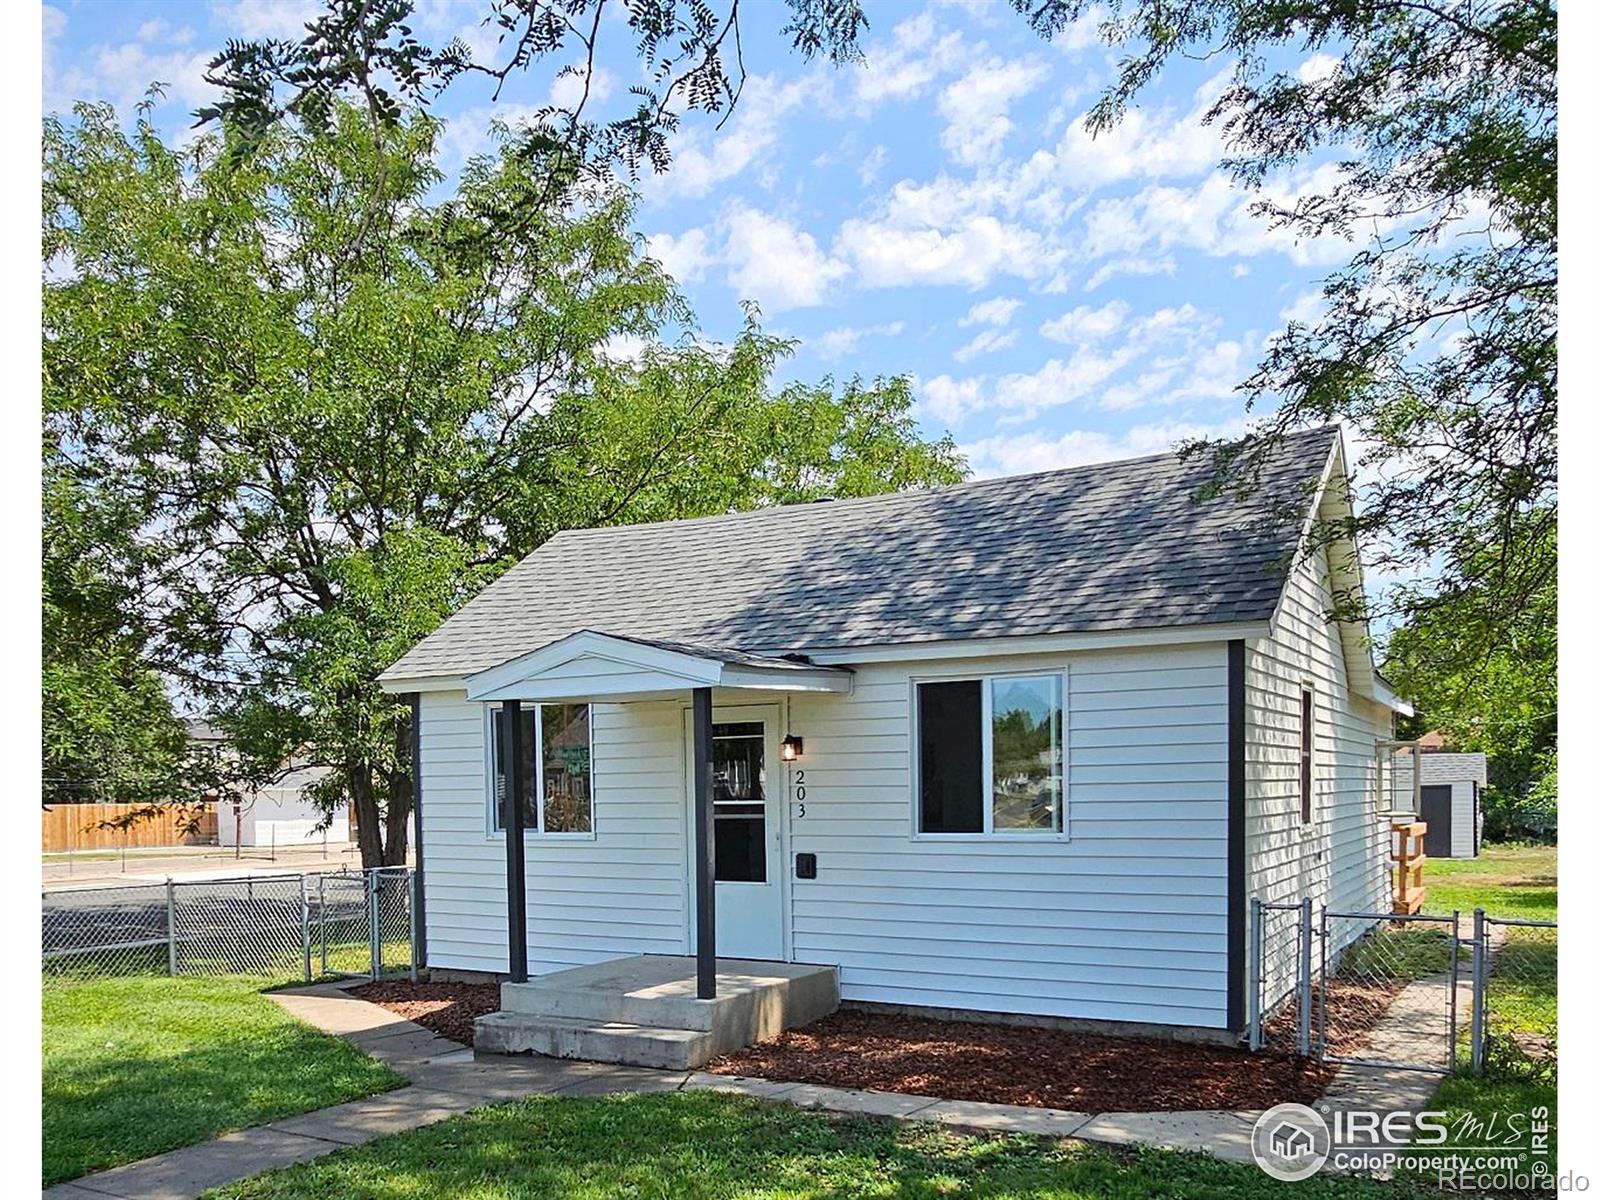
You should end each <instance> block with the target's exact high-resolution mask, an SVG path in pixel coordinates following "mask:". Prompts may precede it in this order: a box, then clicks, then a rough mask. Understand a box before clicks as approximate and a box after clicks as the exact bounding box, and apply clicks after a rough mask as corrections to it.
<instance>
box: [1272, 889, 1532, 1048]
mask: <svg viewBox="0 0 1600 1200" xmlns="http://www.w3.org/2000/svg"><path fill="white" fill-rule="evenodd" d="M1250 943H1251V944H1250V962H1251V980H1250V989H1251V990H1250V1001H1251V1003H1250V1011H1249V1020H1250V1029H1249V1036H1250V1046H1251V1048H1252V1049H1257V1050H1262V1049H1265V1050H1276V1051H1280V1052H1292V1053H1299V1054H1302V1055H1306V1056H1313V1055H1314V1056H1316V1057H1318V1058H1322V1059H1324V1060H1326V1061H1331V1062H1351V1063H1360V1064H1366V1065H1372V1066H1381V1067H1402V1068H1409V1069H1417V1070H1426V1071H1434V1072H1439V1073H1444V1072H1448V1071H1452V1070H1454V1069H1456V1068H1457V1067H1458V1066H1459V1065H1462V1064H1463V1063H1466V1062H1470V1063H1471V1065H1472V1068H1473V1069H1474V1070H1476V1071H1480V1072H1488V1073H1491V1074H1497V1075H1510V1074H1515V1075H1521V1076H1529V1077H1536V1078H1551V1079H1553V1077H1554V1073H1555V1057H1556V1052H1555V1048H1556V925H1555V923H1554V922H1550V921H1525V920H1519V919H1513V918H1496V917H1490V916H1488V915H1487V914H1485V913H1484V912H1483V911H1482V910H1481V909H1480V910H1478V911H1477V912H1476V913H1474V914H1473V917H1472V920H1471V923H1470V925H1469V923H1468V922H1467V921H1466V920H1465V919H1463V918H1462V916H1461V915H1460V914H1459V913H1448V914H1409V915H1402V914H1396V913H1376V912H1346V911H1336V910H1333V909H1329V908H1328V907H1327V906H1325V905H1324V906H1317V907H1313V905H1312V904H1311V902H1310V901H1309V900H1302V901H1299V902H1294V903H1274V904H1267V903H1263V902H1260V901H1255V902H1252V905H1251V927H1250ZM1469 1056H1470V1057H1469Z"/></svg>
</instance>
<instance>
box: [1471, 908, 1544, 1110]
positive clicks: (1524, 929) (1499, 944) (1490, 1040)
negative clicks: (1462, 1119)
mask: <svg viewBox="0 0 1600 1200" xmlns="http://www.w3.org/2000/svg"><path fill="white" fill-rule="evenodd" d="M1476 916H1477V918H1478V921H1477V924H1478V926H1479V932H1478V934H1477V940H1478V942H1480V943H1481V944H1482V946H1483V952H1482V954H1481V956H1480V957H1479V958H1478V959H1476V960H1475V961H1474V973H1475V979H1474V982H1475V984H1476V987H1475V990H1476V991H1477V993H1478V994H1479V995H1480V996H1481V997H1482V999H1481V1002H1480V1005H1479V1007H1478V1008H1477V1009H1476V1010H1475V1013H1476V1019H1475V1020H1474V1021H1473V1045H1474V1054H1473V1065H1474V1067H1476V1068H1477V1069H1479V1070H1482V1071H1486V1072H1488V1073H1490V1074H1494V1075H1501V1076H1515V1077H1523V1078H1531V1079H1540V1080H1548V1081H1550V1082H1552V1083H1553V1082H1554V1081H1555V1072H1556V925H1555V922H1553V921H1525V920H1519V919H1514V918H1509V917H1507V918H1497V917H1491V916H1488V915H1486V914H1484V913H1483V912H1482V911H1481V910H1480V911H1479V912H1478V913H1477V914H1476ZM1479 970H1481V972H1482V975H1483V978H1482V980H1481V982H1480V981H1478V980H1477V979H1476V974H1477V972H1478V971H1479Z"/></svg>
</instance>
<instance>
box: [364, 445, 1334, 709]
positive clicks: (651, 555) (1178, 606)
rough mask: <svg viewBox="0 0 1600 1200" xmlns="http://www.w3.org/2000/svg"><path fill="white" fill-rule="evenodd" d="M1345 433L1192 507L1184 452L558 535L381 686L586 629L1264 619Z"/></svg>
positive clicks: (821, 633)
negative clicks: (1248, 488)
mask: <svg viewBox="0 0 1600 1200" xmlns="http://www.w3.org/2000/svg"><path fill="white" fill-rule="evenodd" d="M1337 437H1338V432H1337V430H1336V429H1334V428H1332V427H1326V428H1322V429H1314V430H1306V431H1304V432H1301V433H1296V434H1293V435H1290V436H1289V437H1287V438H1285V439H1284V440H1283V442H1282V443H1281V444H1280V445H1279V446H1278V447H1277V448H1276V450H1275V451H1274V453H1273V456H1272V458H1271V460H1270V461H1269V462H1268V464H1267V466H1266V469H1265V471H1264V472H1263V474H1262V477H1261V480H1260V485H1259V487H1257V488H1255V489H1254V491H1253V492H1252V493H1251V495H1250V496H1248V497H1246V498H1244V499H1237V498H1235V497H1232V496H1222V497H1217V498H1215V499H1211V500H1207V501H1204V502H1196V501H1195V500H1194V498H1193V497H1194V493H1195V490H1196V488H1197V487H1199V485H1200V484H1202V483H1203V482H1204V481H1205V480H1206V479H1207V478H1208V477H1209V473H1210V468H1209V466H1208V465H1207V464H1206V463H1204V462H1202V461H1198V460H1195V461H1189V462H1185V461H1183V460H1182V459H1180V458H1179V457H1178V456H1177V455H1176V454H1163V455H1156V456H1153V457H1149V458H1138V459H1127V460H1123V461H1121V462H1111V463H1103V464H1098V465H1094V466H1087V467H1074V468H1070V469H1068V470H1064V471H1049V472H1044V473H1041V474H1036V475H1020V476H1011V477H1008V478H1003V479H990V480H983V481H980V482H977V483H964V484H956V485H954V486H951V487H943V488H930V489H921V490H915V491H907V492H896V493H892V494H889V495H885V496H873V497H868V498H865V499H860V500H842V501H835V502H832V503H824V504H797V505H788V506H785V507H781V508H769V509H760V510H757V511H754V512H746V513H734V514H730V515H728V516H719V517H701V518H698V519H695V520H688V521H664V522H660V523H658V524H652V525H626V526H614V527H610V528H601V529H575V530H568V531H566V532H563V533H560V534H557V535H556V536H555V537H553V538H551V539H550V540H549V541H547V542H546V543H545V544H544V545H543V546H541V547H539V549H538V550H536V551H534V552H533V553H532V554H530V555H529V556H528V557H527V558H525V559H523V560H522V561H521V562H520V563H518V564H517V565H516V566H514V567H512V568H511V569H510V570H509V571H507V572H506V573H505V574H504V575H502V576H501V577H500V578H499V579H498V580H496V581H495V582H494V583H493V584H491V585H490V586H489V587H487V588H485V589H484V590H483V592H482V593H480V594H479V595H478V596H477V597H476V598H474V599H473V600H472V601H471V602H470V603H468V604H466V605H465V606H464V607H463V608H462V609H461V610H460V611H458V612H457V613H455V614H454V615H453V616H452V617H450V618H449V620H447V621H445V622H444V624H442V625H441V626H440V627H439V628H438V629H437V630H435V631H434V632H433V633H432V634H430V635H429V636H428V637H426V638H424V639H423V640H422V641H421V642H419V643H418V644H417V645H416V646H415V647H413V648H412V649H411V651H410V652H409V653H407V654H406V655H405V656H404V657H403V658H401V659H400V661H399V662H397V663H395V665H394V666H392V667H390V668H389V670H387V671H386V672H384V677H385V678H388V679H412V678H421V677H427V676H461V675H466V674H471V673H473V672H475V671H480V670H483V669H485V668H488V667H492V666H496V665H498V664H499V663H502V662H505V661H506V660H507V659H510V658H514V657H516V656H518V655H520V654H526V653H528V652H529V651H532V650H537V649H538V648H539V647H540V646H544V645H547V644H549V643H550V642H553V641H555V640H557V639H558V638H562V637H565V636H567V635H568V634H571V633H575V632H577V631H578V630H580V629H598V630H603V631H604V632H606V633H610V634H614V635H616V636H619V637H632V638H638V639H646V640H651V641H658V642H675V643H682V644H686V645H690V646H694V645H701V646H705V645H710V646H720V647H738V648H741V649H743V650H746V651H749V652H766V653H784V652H796V653H805V652H807V651H813V650H821V649H832V648H849V647H854V646H869V645H883V644H885V643H895V642H926V641H938V640H944V639H951V638H974V637H1005V636H1022V635H1032V634H1054V633H1077V632H1090V631H1103V630H1128V629H1144V628H1160V627H1167V626H1174V625H1194V624H1211V623H1215V622H1227V621H1251V620H1262V619H1265V618H1267V617H1269V616H1270V615H1271V613H1272V611H1273V609H1274V607H1275V606H1276V604H1277V601H1278V596H1279V593H1280V592H1281V591H1282V588H1283V583H1284V578H1285V574H1286V572H1287V570H1288V565H1289V560H1290V557H1291V553H1292V551H1293V549H1294V545H1295V542H1296V539H1297V537H1298V535H1299V532H1300V521H1299V520H1296V519H1288V520H1286V519H1284V518H1283V516H1282V512H1283V509H1284V507H1285V506H1294V507H1295V508H1296V509H1297V511H1299V512H1301V513H1305V512H1309V504H1310V496H1309V492H1308V491H1307V489H1309V488H1310V487H1311V486H1312V485H1314V484H1315V482H1316V481H1317V480H1318V478H1320V476H1321V473H1322V471H1323V469H1324V467H1325V466H1326V464H1327V461H1328V456H1329V454H1330V452H1331V450H1332V448H1333V445H1334V442H1335V439H1336V438H1337Z"/></svg>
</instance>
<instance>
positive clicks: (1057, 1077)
mask: <svg viewBox="0 0 1600 1200" xmlns="http://www.w3.org/2000/svg"><path fill="white" fill-rule="evenodd" d="M1335 1069H1336V1068H1334V1067H1332V1066H1330V1065H1327V1064H1324V1063H1318V1062H1315V1061H1312V1060H1309V1059H1303V1058H1299V1057H1297V1056H1294V1055H1287V1054H1278V1053H1271V1052H1262V1053H1256V1054H1252V1053H1250V1052H1248V1051H1246V1050H1234V1049H1229V1048H1227V1047H1223V1046H1207V1045H1196V1044H1191V1043H1186V1042H1171V1041H1162V1040H1157V1039H1152V1038H1120V1037H1100V1036H1093V1035H1089V1034H1081V1033H1066V1032H1062V1031H1060V1030H1053V1029H1032V1028H1026V1027H1022V1026H1012V1025H977V1024H969V1023H967V1022H964V1021H938V1020H933V1019H931V1018H926V1017H902V1016H889V1015H884V1014H879V1013H862V1012H850V1011H845V1012H837V1013H834V1014H833V1015H832V1016H830V1017H824V1018H823V1019H822V1020H820V1021H817V1022H816V1023H814V1024H811V1025H807V1026H805V1027H804V1028H801V1029H791V1030H789V1031H788V1032H787V1033H785V1034H783V1035H782V1036H781V1037H778V1038H775V1039H773V1040H772V1041H769V1042H762V1043H760V1044H759V1045H756V1046H751V1047H749V1048H748V1049H746V1050H741V1051H739V1052H738V1053H736V1054H728V1055H724V1056H723V1057H722V1058H719V1059H717V1060H715V1061H714V1062H712V1063H711V1064H710V1066H709V1067H708V1068H707V1070H711V1071H717V1072H720V1073H721V1074H724V1075H756V1076H760V1077H762V1078H765V1079H781V1080H786V1081H791V1082H798V1083H815V1084H824V1085H827V1086H831V1087H848V1088H873V1089H876V1090H878V1091H885V1092H910V1093H912V1094H913V1095H919V1096H940V1097H943V1098H945V1099H948V1100H980V1101H987V1102H990V1103H998V1104H1030V1105H1036V1106H1040V1107H1044V1108H1065V1109H1076V1110H1078V1111H1085V1112H1149V1111H1179V1110H1183V1109H1198V1108H1230V1109H1257V1108H1271V1107H1272V1106H1273V1105H1274V1104H1281V1103H1283V1102H1285V1101H1289V1100H1295V1101H1299V1102H1300V1103H1302V1104H1311V1103H1313V1102H1314V1101H1316V1100H1317V1099H1318V1098H1319V1097H1320V1096H1321V1095H1322V1093H1323V1092H1324V1091H1325V1090H1326V1089H1327V1085H1328V1082H1329V1081H1330V1080H1331V1079H1332V1078H1333V1074H1334V1071H1335Z"/></svg>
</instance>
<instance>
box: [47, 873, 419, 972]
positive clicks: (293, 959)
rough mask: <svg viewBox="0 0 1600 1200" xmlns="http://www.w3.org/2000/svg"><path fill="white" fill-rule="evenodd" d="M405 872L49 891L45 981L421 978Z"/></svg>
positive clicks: (412, 883) (410, 884) (411, 886)
mask: <svg viewBox="0 0 1600 1200" xmlns="http://www.w3.org/2000/svg"><path fill="white" fill-rule="evenodd" d="M415 916H416V880H415V876H414V875H413V873H412V871H411V869H410V868H408V867H378V868H374V869H372V870H368V871H341V872H337V873H329V872H324V873H318V874H306V875H267V876H251V877H246V878H242V879H216V880H203V881H176V880H169V881H168V882H166V883H164V884H160V883H157V884H143V885H136V886H127V887H109V888H79V889H73V890H67V891H53V892H45V893H44V894H43V913H42V919H41V923H40V924H41V942H42V948H43V969H44V971H45V972H46V973H47V974H59V975H75V976H85V977H87V976H103V975H130V974H166V975H251V976H260V977H262V978H269V979H292V978H301V979H304V980H307V981H309V980H311V979H313V978H315V977H318V976H322V975H366V976H370V977H371V978H373V979H378V978H381V977H383V976H385V975H407V976H409V977H411V978H413V979H415V978H416V974H417V971H418V969H419V968H420V967H421V965H422V964H421V963H419V962H418V961H417V954H416V947H417V939H416V920H415Z"/></svg>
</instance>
